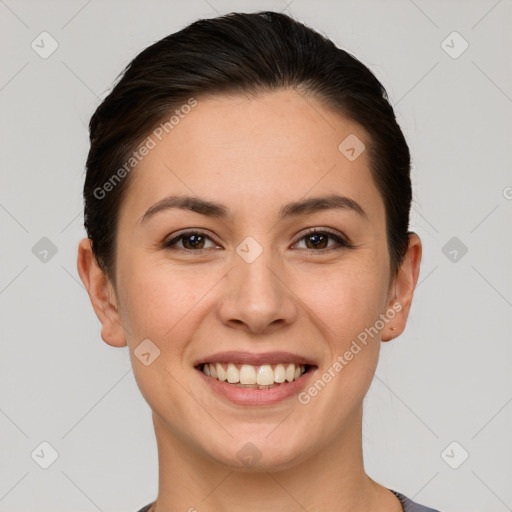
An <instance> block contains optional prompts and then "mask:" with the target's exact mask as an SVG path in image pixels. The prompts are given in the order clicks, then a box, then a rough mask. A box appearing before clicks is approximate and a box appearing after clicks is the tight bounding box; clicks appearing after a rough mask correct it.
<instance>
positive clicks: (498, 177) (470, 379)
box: [0, 0, 512, 512]
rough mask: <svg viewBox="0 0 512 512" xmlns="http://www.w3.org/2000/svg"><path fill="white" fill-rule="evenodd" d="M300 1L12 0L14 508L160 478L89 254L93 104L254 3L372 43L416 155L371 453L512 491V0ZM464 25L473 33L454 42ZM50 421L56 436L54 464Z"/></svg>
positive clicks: (7, 270)
mask: <svg viewBox="0 0 512 512" xmlns="http://www.w3.org/2000/svg"><path fill="white" fill-rule="evenodd" d="M287 1H288V5H287V4H286V3H285V2H284V1H279V0H275V1H254V2H253V1H248V2H233V1H231V2H228V1H224V0H208V1H207V0H187V1H185V2H183V1H179V2H170V1H167V2H160V1H150V2H143V1H130V2H128V1H126V2H114V1H103V2H102V1H100V0H92V1H89V2H87V1H86V0H79V1H74V0H73V1H66V2H64V1H62V2H49V1H45V2H36V1H33V2H30V1H26V0H25V1H15V0H0V29H1V34H2V35H1V38H2V46H1V48H2V50H1V53H2V66H1V70H0V108H1V112H2V116H1V136H2V152H1V155H0V158H1V169H2V186H1V189H0V221H1V232H2V241H3V243H2V244H1V249H0V250H1V258H2V259H1V267H0V268H1V273H0V308H1V309H0V310H1V313H2V316H1V332H2V339H1V357H0V434H1V439H2V444H1V455H0V511H9V512H21V511H27V510H30V511H36V510H37V511H48V512H49V511H52V512H64V511H70V510H73V511H77V512H78V511H96V510H100V511H105V512H106V511H119V512H121V511H135V510H138V507H140V506H142V505H144V504H146V503H148V502H149V501H151V500H152V499H154V497H155V496H156V492H157V477H158V474H157V453H156V443H155V440H154V434H153V429H152V423H151V417H150V409H149V407H148V406H147V404H146V403H145V401H144V400H143V398H142V397H141V395H140V393H139V391H138V388H137V386H136V383H135V380H134V378H133V374H132V371H131V367H130V360H129V354H128V352H127V350H128V349H127V348H122V349H115V348H112V347H110V346H108V345H107V344H105V343H104V342H103V341H102V340H101V338H100V328H99V322H98V320H97V318H96V316H95V315H94V313H93V310H92V307H91V305H90V303H89V299H88V297H87V294H86V293H85V290H84V288H83V286H82V284H81V282H80V280H79V278H78V274H77V271H76V252H77V243H78V241H79V239H80V238H82V237H83V236H84V234H85V232H84V230H83V227H82V212H81V209H82V201H81V187H82V184H83V170H84V162H85V158H86V154H87V151H88V133H87V123H88V121H89V118H90V116H91V114H92V112H93V110H94V109H95V107H96V106H97V105H98V104H99V102H100V100H101V99H102V98H103V97H105V95H106V92H107V91H108V89H109V87H110V86H111V84H112V82H113V80H114V79H115V77H116V76H117V74H118V73H119V72H120V71H121V69H122V68H123V67H124V66H125V65H126V64H127V63H128V62H129V61H130V60H131V59H132V58H133V57H134V56H135V55H136V54H137V53H138V52H139V51H140V50H142V49H143V48H144V47H146V46H148V45H149V44H150V43H152V42H154V41H156V40H158V39H160V38H161V37H163V36H165V35H167V34H169V33H171V32H174V31H176V30H178V29H180V28H182V27H183V26H185V25H186V24H188V23H190V22H192V21H193V20H195V19H197V18H201V17H213V16H216V15H217V14H222V13H227V12H231V11H234V10H240V11H253V10H260V9H272V10H278V11H282V10H284V12H288V13H290V14H292V15H294V16H295V17H297V18H298V19H300V20H301V21H304V22H306V23H307V24H309V25H310V26H312V27H313V28H316V29H317V30H319V31H320V32H322V33H324V34H325V35H327V36H328V37H331V38H332V39H333V40H334V41H335V42H336V43H337V44H338V45H339V46H341V47H342V48H344V49H346V50H348V51H350V52H351V53H354V54H355V55H356V56H357V57H359V58H360V59H361V60H362V61H363V62H364V63H365V64H366V65H368V66H369V67H370V69H372V70H373V71H374V73H375V74H376V75H377V77H378V78H379V79H380V80H381V81H382V82H383V84H384V85H385V87H386V88H387V90H388V92H389V95H390V97H391V101H392V103H393V104H394V105H395V108H396V112H397V116H398V120H399V122H400V124H401V126H402V128H403V130H404V132H405V135H406V138H407V140H408V142H409V144H410V148H411V151H412V155H413V183H414V186H415V200H414V207H413V217H412V226H411V227H412V229H414V230H415V231H417V232H418V233H419V234H420V236H421V238H422V240H423V243H424V259H423V262H422V267H421V274H420V281H419V287H418V289H417V293H416V297H415V302H414V305H413V308H412V312H411V316H410V321H409V324H408V327H407V330H406V332H405V333H404V335H402V336H401V337H400V338H399V339H398V340H395V341H393V342H391V343H386V344H383V346H382V356H381V360H380V362H379V367H378V370H377V374H376V377H375V379H374V382H373V384H372V387H371V389H370V392H369V395H368V396H367V398H366V401H365V417H364V432H363V434H364V455H365V462H366V468H367V471H368V473H369V474H370V476H372V477H373V478H374V479H375V480H377V481H379V482H380V483H382V484H383V485H387V486H388V487H391V488H393V489H396V490H399V491H401V492H403V493H405V494H406V495H409V496H410V497H411V498H414V499H415V501H418V502H420V503H424V504H428V505H430V506H433V507H436V508H439V509H441V510H442V511H443V512H449V511H450V512H463V511H464V512H476V511H479V512H482V511H484V512H485V511H489V512H491V511H492V512H505V511H507V510H509V511H510V510H512V485H511V482H512V441H511V436H510V432H511V431H512V429H511V425H512V371H511V369H512V348H511V343H510V340H511V339H512V336H511V330H512V322H511V308H512V286H511V282H512V280H511V273H512V270H511V265H510V262H511V261H512V258H511V256H512V255H511V253H512V242H511V237H510V220H511V214H512V200H511V198H512V188H511V187H512V175H511V173H510V163H511V159H512V158H511V155H510V148H511V140H512V139H511V132H512V129H511V125H512V122H511V119H512V116H511V113H512V83H511V82H512V81H511V78H512V59H511V58H510V54H511V49H512V45H511V42H512V41H511V40H512V35H511V34H512V30H511V28H512V16H511V14H512V2H511V0H500V1H496V0H492V1H482V0H480V1H458V2H455V1H451V2H447V1H436V2H432V1H431V2H427V1H420V0H415V1H412V0H396V1H386V2H383V1H342V2H334V1H321V2H317V1H315V2H313V1H304V0H294V1H292V2H290V0H287ZM43 31H47V32H48V33H49V34H51V36H52V37H53V38H54V39H55V40H56V41H57V42H58V45H59V46H58V48H57V50H56V51H55V52H54V53H53V54H52V55H50V56H49V57H48V58H46V59H44V58H42V57H41V56H40V55H39V53H37V52H36V51H35V50H34V49H32V47H31V43H32V41H34V40H35V42H36V43H37V44H39V46H40V47H41V46H43V44H44V47H45V49H46V50H48V49H49V48H50V43H51V41H50V40H49V39H45V42H44V43H41V37H39V34H40V33H41V32H43ZM454 31H457V32H458V33H459V34H460V36H461V37H462V38H464V40H465V41H467V43H468V44H469V47H468V48H467V50H466V51H465V52H464V53H462V54H461V55H460V56H458V57H457V58H453V55H454V54H456V53H458V52H459V51H460V50H461V49H462V48H463V46H462V45H463V40H462V39H460V38H459V37H458V36H455V38H454V37H453V36H452V37H451V38H448V39H447V37H448V36H449V35H450V34H451V33H452V32H454ZM44 37H47V36H44ZM445 40H446V42H445V43H443V41H445ZM446 50H448V52H451V53H452V56H450V55H449V53H447V51H446ZM39 51H42V49H40V50H39ZM43 237H47V238H48V239H49V240H50V241H51V242H52V244H54V245H55V247H56V249H57V252H56V253H55V254H52V252H51V247H50V248H49V245H48V241H47V240H43V241H40V240H41V239H42V238H43ZM452 237H457V240H455V241H452V242H450V243H449V244H448V246H446V244H447V243H448V241H449V240H450V239H452ZM37 244H39V245H37ZM462 244H463V245H462ZM34 246H35V249H33V248H34ZM463 247H466V248H467V253H466V254H463V250H462V249H463ZM443 248H444V250H443ZM45 249H46V250H49V252H48V253H47V254H46V253H44V250H45ZM443 251H444V252H443ZM453 251H456V252H453ZM34 253H35V254H34ZM43 441H46V442H47V443H50V445H51V446H53V447H54V449H55V450H56V451H57V452H58V458H57V459H56V460H55V462H54V463H53V464H52V465H51V466H50V467H48V468H47V469H43V468H42V467H40V464H44V462H45V461H44V459H45V458H46V462H49V459H48V457H49V456H50V451H49V450H48V449H46V451H45V449H44V445H43V447H42V448H43V452H41V449H42V448H41V446H40V443H41V442H43ZM453 441H456V442H457V443H458V444H456V445H452V446H451V447H449V448H448V449H447V450H445V449H446V448H447V447H448V445H450V443H452V442H453ZM34 450H35V453H39V458H38V457H37V456H35V455H34V456H33V457H32V456H31V454H32V453H33V452H34ZM464 450H465V451H467V452H468V453H469V457H468V458H467V460H465V461H464V462H463V463H462V464H461V462H462V461H463V459H464V457H463V456H464V453H465V452H464ZM43 453H44V455H42V454H43ZM443 454H444V455H443ZM449 464H451V466H459V467H458V468H457V469H454V468H453V467H451V466H450V465H449ZM459 464H460V465H459Z"/></svg>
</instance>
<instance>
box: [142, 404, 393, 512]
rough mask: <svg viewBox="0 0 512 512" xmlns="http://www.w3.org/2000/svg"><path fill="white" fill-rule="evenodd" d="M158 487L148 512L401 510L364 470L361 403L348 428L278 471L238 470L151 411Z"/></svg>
mask: <svg viewBox="0 0 512 512" xmlns="http://www.w3.org/2000/svg"><path fill="white" fill-rule="evenodd" d="M153 423H154V426H155V433H156V438H157V445H158V459H159V490H158V498H157V500H156V503H155V506H154V507H153V508H152V509H151V512H167V511H174V510H183V511H189V512H197V511H200V512H218V511H219V510H229V511H230V512H252V511H256V510H263V509H265V510H280V511H283V512H303V511H304V510H308V512H317V511H325V510H333V511H336V512H349V511H350V512H374V511H375V512H377V511H378V512H388V511H389V512H400V511H402V507H401V505H400V503H399V501H398V500H397V498H396V497H395V496H394V495H393V494H392V493H391V492H390V491H389V490H388V489H386V488H385V487H382V486H381V485H379V484H378V483H376V482H374V481H373V480H372V479H371V478H370V477H368V475H366V473H365V471H364V467H363V456H362V437H361V426H362V407H361V408H360V409H359V410H358V411H357V413H356V414H355V415H354V418H353V420H352V421H351V423H350V424H349V425H348V426H347V428H346V429H345V430H344V431H343V432H342V433H340V434H339V435H338V436H337V437H336V438H334V439H332V440H329V441H327V442H326V443H325V446H324V447H323V448H322V449H320V450H319V451H317V452H316V453H315V454H314V455H313V456H311V457H309V458H308V459H306V460H304V461H303V462H301V463H299V464H297V465H295V466H292V467H290V468H289V469H286V470H281V471H275V472H273V471H270V470H269V471H264V470H263V471H259V472H250V471H238V470H236V469H233V468H229V467H227V466H225V465H223V464H220V463H218V462H216V461H215V460H212V459H211V458H209V457H208V456H206V455H205V454H204V453H198V451H197V450H195V449H194V448H193V447H191V446H187V445H186V443H184V441H183V440H180V439H177V438H176V437H175V436H173V435H172V433H170V432H169V430H168V429H167V428H166V427H165V425H164V424H163V423H162V422H161V420H160V419H159V418H158V417H157V416H156V415H155V414H153Z"/></svg>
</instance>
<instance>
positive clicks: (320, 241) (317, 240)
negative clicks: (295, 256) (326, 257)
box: [297, 230, 352, 252]
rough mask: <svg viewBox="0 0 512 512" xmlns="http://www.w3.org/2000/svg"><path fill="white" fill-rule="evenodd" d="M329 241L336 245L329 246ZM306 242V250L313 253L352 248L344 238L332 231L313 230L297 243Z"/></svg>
mask: <svg viewBox="0 0 512 512" xmlns="http://www.w3.org/2000/svg"><path fill="white" fill-rule="evenodd" d="M329 239H331V240H334V241H335V243H334V244H331V245H329ZM303 240H304V243H305V246H306V247H305V248H306V250H309V251H313V252H324V251H329V250H331V249H342V248H350V247H352V246H351V245H350V244H349V243H348V242H347V241H346V240H345V239H344V238H342V237H341V236H339V235H336V234H334V233H331V232H330V231H320V230H313V231H310V232H309V233H307V234H306V235H304V236H303V237H302V238H300V239H299V241H298V242H297V243H300V242H302V241H303Z"/></svg>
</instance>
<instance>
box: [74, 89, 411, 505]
mask: <svg viewBox="0 0 512 512" xmlns="http://www.w3.org/2000/svg"><path fill="white" fill-rule="evenodd" d="M350 134H355V135H356V136H357V137H358V138H359V139H360V140H362V141H363V142H364V143H365V145H366V146H368V144H369V139H368V135H367V134H366V132H365V131H364V129H363V128H362V127H361V126H359V125H358V124H356V123H354V122H353V121H349V120H347V119H345V118H343V117H341V116H340V115H339V114H337V113H335V112H334V111H332V110H330V109H329V108H327V107H325V106H324V105H323V104H322V103H320V102H319V101H318V100H316V99H314V98H312V97H305V96H303V95H301V94H299V93H297V92H296V91H293V90H281V91H275V92H271V93H264V94H262V95H260V96H258V97H257V98H252V99H249V98H247V97H242V96H236V97H227V96H226V97H220V96H217V97H210V98H203V99H201V98H198V105H197V106H196V107H195V108H194V109H193V110H192V112H191V113H190V114H188V115H187V116H186V117H185V118H184V119H181V120H180V123H179V125H177V126H176V127H175V128H174V129H173V130H172V132H170V134H169V135H168V136H166V137H165V138H164V139H163V140H162V142H159V143H158V145H157V146H156V147H155V148H154V149H152V150H151V151H150V153H149V154H148V155H147V156H146V157H145V158H144V159H143V160H142V161H141V162H140V163H139V164H138V165H137V167H136V169H135V170H134V171H132V172H133V173H134V174H133V176H132V177H133V182H132V183H131V185H130V187H129V188H128V190H127V194H126V196H125V198H124V201H123V203H122V206H121V211H120V216H119V230H118V238H117V251H116V274H115V278H116V285H115V287H114V285H113V284H112V282H111V281H110V280H109V279H108V277H107V276H106V275H105V274H104V273H103V272H102V271H101V270H100V268H99V267H98V265H97V263H96V261H95V259H94V257H93V254H92V252H91V246H90V241H89V239H83V240H82V241H81V242H80V244H79V254H78V271H79V274H80V277H81V279H82V281H83V283H84V285H85V286H86V288H87V290H88V293H89V296H90V299H91V302H92V305H93V307H94V310H95V312H96V314H97V316H98V318H99V320H100V322H101V324H102V331H101V335H102V338H103V340H104V341H105V342H106V343H108V344H109V345H112V346H116V347H123V346H126V345H128V347H129V350H130V355H131V358H132V365H133V371H134V375H135V378H136V381H137V384H138V386H139V388H140V390H141V393H142V394H143V396H144V398H145V399H146V400H147V402H148V404H149V405H150V407H151V409H152V411H153V423H154V427H155V433H156V438H157V445H158V456H159V492H158V498H157V500H156V507H155V509H154V510H156V511H157V512H164V511H171V510H172V511H178V510H183V511H186V510H191V507H195V509H197V510H199V511H200V512H214V511H216V512H218V511H219V510H230V511H234V512H237V511H244V512H252V511H257V510H258V511H260V510H282V511H285V512H292V511H293V512H295V511H303V510H308V511H325V510H333V511H334V510H336V511H340V512H348V511H350V512H363V511H364V512H374V511H375V512H377V511H379V512H400V511H401V510H402V508H401V505H400V503H399V501H398V500H397V498H396V497H395V496H394V495H393V494H392V493H391V492H390V491H389V490H388V489H386V488H385V487H383V486H382V485H380V484H378V483H377V482H375V481H373V480H372V479H371V478H370V477H369V476H368V475H366V473H365V471H364V467H363V458H362V439H361V437H362V436H361V431H362V402H363V398H364V396H365V394H366V392H367V390H368V388H369V386H370V383H371V381H372V378H373V375H374V372H375V368H376V366H377V362H378V357H379V350H380V345H381V341H382V342H385V341H389V340H391V339H392V338H394V337H396V336H398V335H399V334H401V333H402V331H403V330H404V328H405V325H406V320H407V316H408V314H409V309H410V305H411V300H412V297H413V291H414V288H415V286H416V282H417V279H418V273H419V266H420V259H421V242H420V240H419V238H418V237H417V236H416V235H415V234H412V235H411V236H410V244H409V249H408V252H407V255H406V258H405V261H404V263H403V264H402V266H401V268H400V269H399V271H398V273H397V274H396V276H395V275H392V274H391V271H390V259H389V253H388V247H387V239H386V226H385V210H384V203H383V199H382V197H381V195H380V193H379V191H378V189H377V188H376V186H375V184H374V181H373V179H372V176H371V174H370V170H369V169H370V168H369V161H368V158H367V151H364V152H363V153H362V154H361V155H360V156H359V157H358V158H357V159H355V160H354V161H349V160H348V159H347V158H346V157H345V156H344V155H343V154H342V153H341V152H340V151H339V150H338V145H339V144H340V142H341V141H343V140H344V139H345V138H346V137H347V136H348V135H350ZM332 193H337V194H340V195H343V196H347V197H349V198H351V199H353V200H355V201H357V202H358V203H359V204H360V205H361V207H362V208H363V209H364V211H365V212H366V216H367V218H365V217H363V216H361V215H359V214H357V213H356V212H354V211H352V210H349V209H335V210H325V211H319V212H315V213H312V214H308V215H301V216H297V217H293V218H288V219H285V220H283V221H278V218H277V214H278V211H279V208H280V207H281V206H282V205H284V204H285V203H288V202H290V201H297V200H299V199H304V198H305V197H308V198H309V197H317V196H323V195H329V194H332ZM169 194H184V195H193V196H198V197H200V198H203V199H207V200H211V201H216V202H220V203H223V204H224V205H225V206H226V207H227V208H229V210H230V212H231V214H232V217H231V218H230V219H227V220H220V219H215V218H210V217H206V216H203V215H201V214H199V213H196V212H191V211H185V210H181V209H169V210H165V211H162V212H160V213H158V214H156V215H154V216H153V217H151V218H150V219H148V220H147V221H144V222H143V223H140V222H139V219H140V218H141V217H142V216H143V214H144V212H146V210H147V209H148V208H149V207H151V206H152V205H154V204H155V203H156V202H157V201H159V200H160V199H162V198H163V197H165V196H167V195H169ZM187 228H197V229H198V230H199V231H201V232H204V233H205V234H206V235H207V236H208V237H209V238H207V239H205V241H204V245H202V246H201V245H200V247H202V248H203V250H202V251H201V252H199V251H198V249H194V246H193V244H191V243H190V238H188V239H181V240H180V241H178V242H177V245H176V246H177V247H179V248H182V249H183V248H188V249H189V251H188V254H182V253H178V252H176V251H173V250H172V249H170V248H163V247H162V244H163V242H164V241H165V240H169V239H171V238H174V236H171V235H175V234H176V233H178V231H180V230H184V229H187ZM309 228H331V230H334V231H335V232H336V233H337V234H340V235H342V236H343V234H344V235H345V236H346V237H348V238H349V240H350V242H351V243H352V245H353V246H354V248H352V249H348V248H345V247H339V248H337V247H338V244H337V243H336V241H335V240H334V239H328V242H327V241H326V242H325V243H326V244H327V243H328V250H327V251H326V252H324V253H322V252H321V249H322V248H325V247H326V245H322V246H321V247H320V249H316V248H315V245H314V244H313V243H311V242H312V241H311V237H309V238H308V237H306V238H303V237H304V236H305V235H306V234H307V231H308V229H309ZM247 236H251V237H253V238H254V239H255V240H256V241H257V242H258V243H259V245H260V246H261V248H262V250H263V252H262V254H261V255H260V256H259V257H258V258H257V259H256V260H255V261H254V262H252V263H247V262H246V261H245V260H244V259H242V258H241V257H240V256H239V255H238V254H237V252H236V248H237V246H238V245H239V244H240V243H241V242H242V241H243V240H244V239H245V238H246V237H247ZM308 249H309V250H308ZM329 249H330V250H329ZM194 251H195V252H194ZM315 251H316V252H315ZM396 302H399V303H400V304H401V305H402V309H401V311H399V312H397V313H396V315H394V318H393V319H392V320H390V321H389V322H388V323H386V325H385V326H384V328H383V329H382V330H381V331H380V332H379V334H378V335H377V336H375V337H374V338H373V339H372V340H371V341H370V342H369V343H368V344H367V345H366V346H365V347H364V348H363V349H362V350H361V351H360V352H359V353H358V354H357V355H356V356H354V358H353V359H352V360H351V361H350V362H349V363H348V364H347V365H346V366H345V367H344V368H343V370H342V371H341V372H339V373H338V374H337V375H336V377H335V378H333V379H332V381H331V382H330V383H328V384H327V385H326V386H325V387H324V389H322V391H321V392H319V393H318V394H317V396H315V397H313V398H312V399H311V401H310V402H309V403H308V404H307V405H304V404H301V403H299V401H298V400H297V397H296V396H295V397H292V398H290V399H287V400H285V401H283V402H280V403H278V404H274V405H269V406H252V407H251V406H240V405H235V404H233V403H230V402H228V401H226V400H225V399H222V398H220V397H219V396H218V395H216V394H214V393H213V392H212V391H211V390H210V388H209V387H208V386H206V385H205V384H204V382H203V381H202V379H201V378H200V377H201V376H200V375H198V372H197V370H196V369H194V368H193V364H194V361H196V360H197V359H199V358H201V357H204V356H206V355H208V354H212V353H213V352H217V351H224V350H242V351H249V352H253V353H261V352H267V351H278V350H279V351H281V350H282V351H289V352H293V353H298V354H302V355H306V356H307V357H309V358H310V359H312V360H314V361H315V362H316V364H317V365H318V369H317V370H316V372H317V374H318V375H321V374H322V373H323V372H324V371H327V369H328V368H329V367H331V366H332V364H333V363H334V361H335V360H336V358H337V356H338V355H340V354H344V353H345V351H346V350H347V349H348V348H349V347H350V344H351V343H352V341H353V340H354V339H356V337H357V335H358V334H359V333H360V332H361V331H363V330H364V329H365V328H368V327H370V326H373V325H374V324H375V322H376V320H378V319H379V315H380V314H385V313H386V311H387V310H388V309H389V308H391V307H392V306H393V304H395V303H396ZM144 339H150V340H151V341H152V342H153V343H154V344H155V345H156V346H158V348H159V349H160V356H159V357H158V358H156V359H155V360H154V362H153V363H152V364H150V365H149V366H145V365H143V364H141V362H140V361H139V360H138V359H137V358H136V357H135V356H134V352H133V351H134V349H135V348H136V347H137V346H138V345H139V344H140V343H141V341H142V340H144ZM314 380H316V379H314ZM248 442H251V443H252V444H253V445H255V446H256V447H257V450H258V452H259V454H261V458H260V459H259V460H258V462H257V463H255V464H254V465H253V466H251V467H247V466H245V465H244V464H243V462H242V461H241V460H240V459H239V457H238V456H237V453H238V451H239V450H240V449H241V448H242V447H243V446H244V445H246V443H248ZM192 510H193V509H192Z"/></svg>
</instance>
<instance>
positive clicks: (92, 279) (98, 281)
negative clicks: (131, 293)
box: [77, 238, 126, 347]
mask: <svg viewBox="0 0 512 512" xmlns="http://www.w3.org/2000/svg"><path fill="white" fill-rule="evenodd" d="M77 269H78V274H79V275H80V279H81V280H82V282H83V283H84V286H85V288H86V289H87V293H88V294H89V299H90V300H91V304H92V307H93V308H94V311H95V313H96V316H97V317H98V319H99V321H100V322H101V326H102V327H101V337H102V339H103V341H104V342H105V343H108V344H109V345H112V346H113V347H123V346H125V345H126V336H125V332H124V329H123V327H122V322H121V316H120V313H119V309H118V304H117V300H116V294H115V291H114V288H113V286H112V284H111V282H110V279H109V278H108V276H107V274H105V272H103V270H101V268H100V267H99V265H98V262H97V261H96V258H95V257H94V254H93V252H92V241H91V239H90V238H84V239H83V240H81V241H80V243H79V244H78V259H77Z"/></svg>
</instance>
